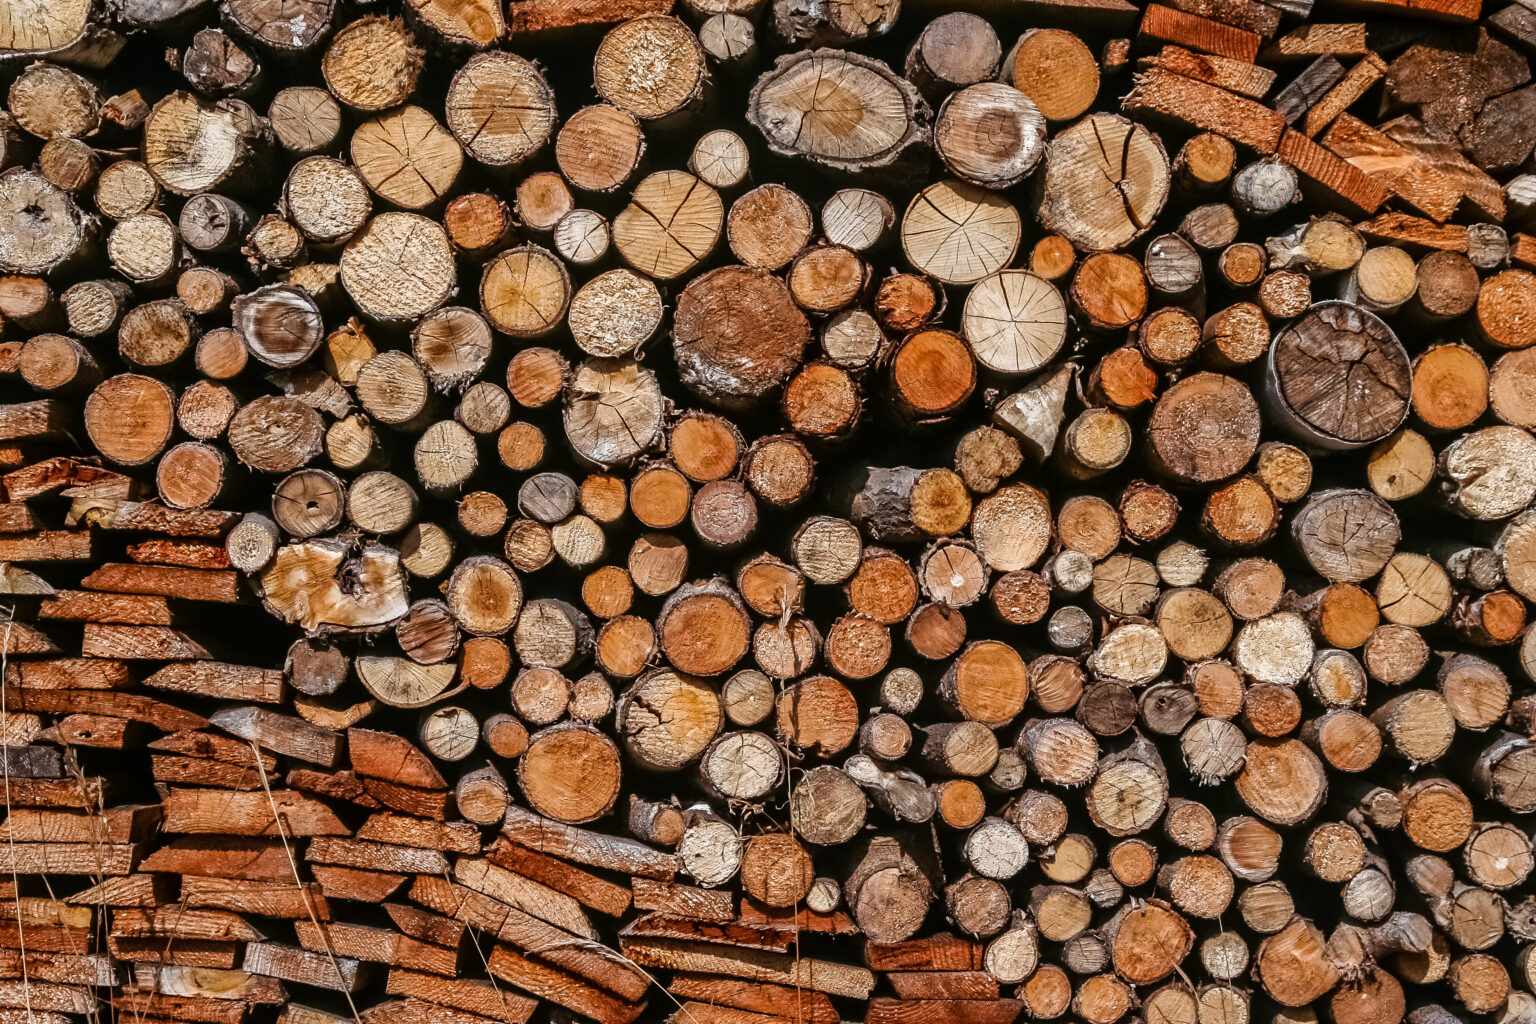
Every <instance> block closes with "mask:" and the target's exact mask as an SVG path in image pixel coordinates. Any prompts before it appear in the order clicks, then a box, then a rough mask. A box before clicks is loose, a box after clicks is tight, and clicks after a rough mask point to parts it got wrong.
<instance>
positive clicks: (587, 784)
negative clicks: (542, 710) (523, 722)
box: [517, 725, 620, 824]
mask: <svg viewBox="0 0 1536 1024" xmlns="http://www.w3.org/2000/svg"><path fill="white" fill-rule="evenodd" d="M517 779H518V783H519V785H520V786H521V787H522V790H523V795H524V796H525V797H527V798H528V803H529V805H530V806H531V807H532V808H533V809H534V810H536V811H538V812H539V813H540V814H544V815H548V816H549V817H551V818H554V819H555V820H556V821H564V822H569V823H571V824H579V823H581V822H584V821H591V820H593V819H594V818H599V817H602V816H603V815H604V814H606V813H607V812H608V810H609V808H611V807H612V806H613V802H614V800H616V799H617V798H618V795H619V780H620V766H619V750H618V748H617V747H616V746H614V744H613V741H612V740H610V739H609V738H608V737H607V736H605V735H603V734H602V733H601V732H598V731H597V730H596V729H593V728H591V727H589V726H581V725H566V726H555V727H554V728H551V729H547V730H545V731H544V732H541V733H539V734H538V735H536V736H533V737H531V738H530V739H529V741H528V749H527V750H525V751H524V752H523V756H522V758H521V759H520V760H519V761H518V765H517Z"/></svg>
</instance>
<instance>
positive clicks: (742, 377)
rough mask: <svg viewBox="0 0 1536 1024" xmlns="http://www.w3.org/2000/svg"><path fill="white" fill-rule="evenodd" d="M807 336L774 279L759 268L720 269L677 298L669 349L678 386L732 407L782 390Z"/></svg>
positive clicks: (798, 314)
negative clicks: (675, 363)
mask: <svg viewBox="0 0 1536 1024" xmlns="http://www.w3.org/2000/svg"><path fill="white" fill-rule="evenodd" d="M810 336H811V328H810V323H809V321H807V320H806V318H805V314H804V313H802V312H800V310H799V309H798V308H796V307H795V305H794V301H793V300H792V299H791V297H790V294H789V289H788V287H787V286H786V285H785V284H784V283H783V282H782V281H781V280H779V279H778V278H777V277H774V276H773V275H772V274H770V273H768V272H767V271H765V270H757V269H752V268H748V267H721V268H720V269H719V270H714V271H711V272H710V273H708V274H705V275H704V276H703V277H699V278H695V279H694V280H693V281H691V282H690V283H689V284H688V287H687V288H685V289H684V290H683V294H682V295H681V296H679V297H678V300H677V311H676V313H675V314H674V317H673V326H672V351H673V355H674V357H675V358H676V360H677V366H678V372H679V374H680V375H681V376H682V378H683V380H684V382H685V383H687V384H688V385H689V386H690V387H691V388H693V389H694V390H696V391H697V392H698V393H699V394H700V395H702V396H703V397H705V398H707V399H709V400H711V401H714V402H718V403H720V404H722V405H726V406H731V405H733V404H735V405H739V404H741V403H743V402H750V401H754V400H756V399H759V398H762V397H764V396H766V395H768V394H769V393H771V392H774V391H776V390H778V389H779V388H781V387H782V386H783V385H784V384H785V382H786V381H787V380H788V379H789V375H790V374H791V373H792V372H793V371H794V369H795V367H797V366H799V365H800V359H801V355H802V353H803V352H804V349H805V346H806V344H807V343H808V342H809V341H810Z"/></svg>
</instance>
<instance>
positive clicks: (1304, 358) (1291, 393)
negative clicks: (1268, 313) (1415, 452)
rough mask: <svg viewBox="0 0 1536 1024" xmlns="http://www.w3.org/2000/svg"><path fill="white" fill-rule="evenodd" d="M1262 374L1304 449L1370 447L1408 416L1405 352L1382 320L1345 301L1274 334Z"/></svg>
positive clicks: (1274, 402)
mask: <svg viewBox="0 0 1536 1024" xmlns="http://www.w3.org/2000/svg"><path fill="white" fill-rule="evenodd" d="M1267 375H1268V376H1267V385H1268V390H1266V395H1267V396H1269V397H1270V401H1271V404H1272V405H1273V406H1274V407H1275V409H1276V412H1277V416H1278V419H1279V421H1280V422H1281V423H1282V424H1283V425H1285V426H1287V427H1288V428H1291V429H1293V430H1295V431H1296V432H1297V433H1298V435H1299V436H1301V437H1302V439H1303V440H1304V441H1306V442H1307V443H1309V444H1315V445H1322V446H1324V447H1329V448H1353V447H1358V446H1360V445H1366V444H1371V443H1373V442H1375V441H1379V440H1381V439H1382V438H1383V437H1386V436H1387V435H1388V434H1390V433H1392V431H1394V430H1396V429H1397V428H1398V427H1400V426H1402V424H1403V421H1404V420H1405V419H1406V418H1407V417H1408V399H1409V393H1410V390H1411V387H1412V379H1411V378H1412V375H1411V371H1410V369H1409V366H1408V353H1407V352H1406V351H1404V350H1403V346H1402V344H1401V343H1400V342H1399V341H1398V340H1397V336H1396V335H1395V334H1393V333H1392V329H1391V328H1390V327H1388V326H1387V325H1386V324H1385V323H1384V322H1383V321H1382V320H1381V318H1380V317H1378V316H1376V315H1375V314H1374V313H1371V312H1369V311H1367V310H1364V309H1361V308H1359V307H1358V306H1352V305H1350V304H1349V303H1347V302H1323V303H1319V304H1317V305H1316V306H1313V307H1312V308H1311V309H1310V310H1308V311H1307V313H1306V314H1305V315H1304V316H1302V317H1301V318H1300V319H1298V320H1296V321H1295V322H1294V323H1292V324H1290V325H1289V326H1288V327H1286V328H1285V329H1284V330H1283V331H1281V332H1280V333H1279V334H1278V335H1276V336H1275V342H1274V344H1273V345H1272V346H1271V348H1270V353H1269V363H1268V367H1267Z"/></svg>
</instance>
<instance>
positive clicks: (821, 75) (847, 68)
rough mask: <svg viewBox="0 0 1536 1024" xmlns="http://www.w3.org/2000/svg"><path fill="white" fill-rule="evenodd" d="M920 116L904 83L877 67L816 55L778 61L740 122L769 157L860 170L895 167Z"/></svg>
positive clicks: (857, 58) (920, 107) (827, 53)
mask: <svg viewBox="0 0 1536 1024" xmlns="http://www.w3.org/2000/svg"><path fill="white" fill-rule="evenodd" d="M926 113H927V111H926V107H925V105H924V104H923V101H922V99H921V97H919V96H918V95H917V90H916V89H914V88H913V87H912V85H911V83H909V82H907V81H906V80H905V79H902V78H898V77H896V76H895V75H893V74H892V73H891V71H890V69H889V68H887V67H886V66H885V65H884V64H881V63H880V62H879V61H874V60H870V59H869V58H867V57H864V56H861V55H859V54H854V53H846V52H843V51H838V50H816V51H812V52H809V53H795V54H789V55H787V56H784V57H781V58H779V61H778V63H777V65H776V66H775V67H774V69H773V71H771V72H770V73H769V74H767V75H765V76H763V77H762V78H761V79H759V80H758V83H757V86H756V87H755V88H754V89H753V90H752V95H751V97H750V98H749V100H748V109H747V120H749V121H751V122H752V124H753V125H755V126H756V127H757V129H758V130H759V131H761V132H762V133H763V137H764V138H765V139H766V140H767V142H768V145H769V146H770V147H771V148H772V149H774V150H775V151H776V152H780V153H784V154H786V155H790V156H801V157H805V158H807V159H809V160H812V161H814V162H816V163H819V164H822V165H825V166H827V167H831V168H835V169H837V170H843V171H862V170H868V169H872V168H878V167H884V166H887V165H889V164H891V163H892V162H894V161H895V160H896V159H897V158H898V157H899V156H900V155H901V152H902V150H904V149H905V148H906V147H907V146H908V145H910V144H911V143H912V142H914V141H916V139H917V137H918V134H919V130H918V129H919V125H918V118H919V117H920V116H922V115H924V114H926Z"/></svg>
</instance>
